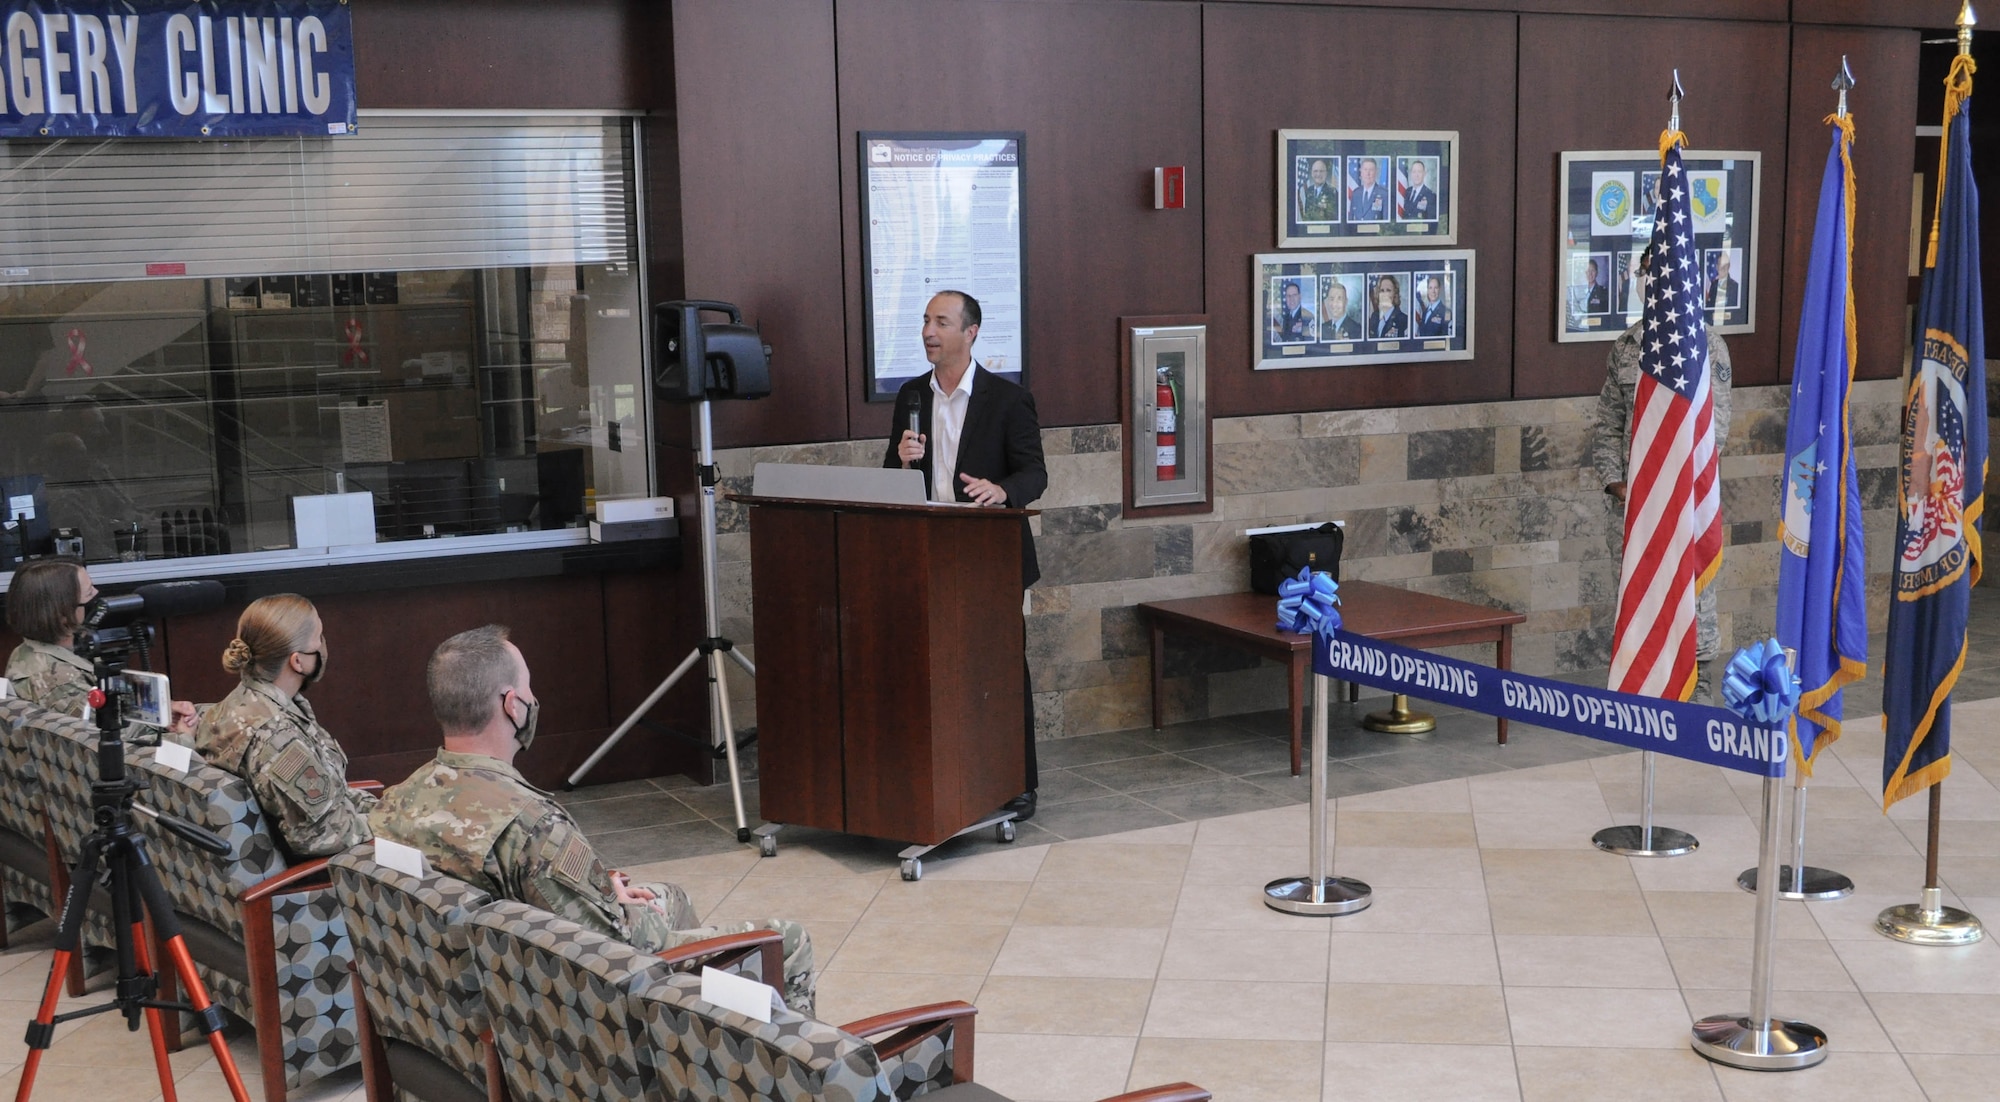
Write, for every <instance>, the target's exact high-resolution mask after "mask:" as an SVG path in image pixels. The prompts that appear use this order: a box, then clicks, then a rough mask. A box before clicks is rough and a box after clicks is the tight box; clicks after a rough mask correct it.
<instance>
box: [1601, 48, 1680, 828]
mask: <svg viewBox="0 0 2000 1102" xmlns="http://www.w3.org/2000/svg"><path fill="white" fill-rule="evenodd" d="M1684 94H1685V93H1684V92H1683V91H1682V90H1681V71H1680V70H1679V69H1675V70H1674V83H1673V87H1671V88H1668V89H1667V104H1668V115H1667V133H1669V134H1678V133H1680V129H1681V97H1682V96H1683V95H1684ZM1660 156H1662V157H1665V156H1666V148H1665V147H1664V146H1663V147H1662V149H1661V151H1660ZM1656 764H1657V755H1655V754H1654V753H1653V752H1652V751H1651V750H1641V751H1640V752H1639V825H1638V826H1630V825H1623V826H1608V827H1605V828H1604V829H1603V830H1600V831H1598V832H1597V833H1596V834H1593V835H1591V836H1590V843H1591V844H1592V845H1594V846H1596V847H1597V848H1598V849H1601V850H1603V851H1605V852H1606V853H1616V854H1618V855H1620V856H1622V857H1680V856H1682V855H1684V854H1689V853H1693V852H1694V851H1695V850H1696V849H1699V848H1700V847H1701V843H1700V842H1699V841H1697V840H1696V839H1695V836H1694V835H1692V834H1689V833H1688V832H1687V831H1685V830H1677V829H1675V828H1673V827H1664V826H1654V825H1653V774H1654V772H1655V771H1656Z"/></svg>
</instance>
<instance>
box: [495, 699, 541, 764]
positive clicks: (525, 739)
mask: <svg viewBox="0 0 2000 1102" xmlns="http://www.w3.org/2000/svg"><path fill="white" fill-rule="evenodd" d="M514 699H516V700H519V699H521V698H520V695H519V694H518V693H517V694H515V697H514ZM526 703H527V705H528V718H527V719H526V720H524V721H522V722H520V723H515V722H514V717H513V716H507V723H508V725H509V726H511V727H513V728H514V741H515V742H516V743H519V744H520V747H521V749H523V750H526V749H527V748H528V744H529V743H531V742H533V741H535V725H536V724H537V723H539V722H541V718H542V702H541V701H539V700H530V701H527V702H526ZM500 714H501V715H507V694H506V693H501V694H500Z"/></svg>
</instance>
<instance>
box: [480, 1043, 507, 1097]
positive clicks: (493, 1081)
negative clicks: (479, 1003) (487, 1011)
mask: <svg viewBox="0 0 2000 1102" xmlns="http://www.w3.org/2000/svg"><path fill="white" fill-rule="evenodd" d="M479 1061H480V1063H481V1065H483V1066H484V1067H485V1068H486V1102H508V1097H507V1073H506V1072H505V1071H504V1070H502V1069H501V1067H500V1046H499V1045H497V1044H494V1043H493V1031H492V1030H490V1029H487V1030H482V1031H480V1034H479Z"/></svg>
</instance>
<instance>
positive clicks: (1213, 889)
mask: <svg viewBox="0 0 2000 1102" xmlns="http://www.w3.org/2000/svg"><path fill="white" fill-rule="evenodd" d="M1370 909H1371V910H1372V909H1373V908H1370ZM1360 913H1361V914H1366V913H1367V912H1366V911H1363V912H1360ZM1344 917H1358V916H1354V915H1350V916H1344ZM1306 921H1325V920H1324V919H1318V920H1308V919H1303V918H1300V917H1299V916H1298V915H1294V914H1285V913H1283V912H1281V911H1274V910H1272V909H1271V908H1269V907H1266V906H1265V905H1264V892H1263V887H1262V885H1259V886H1257V887H1242V886H1224V885H1217V884H1194V883H1190V884H1188V885H1186V886H1185V887H1183V888H1181V889H1180V901H1179V902H1178V903H1177V904H1176V906H1175V909H1174V920H1173V925H1174V928H1175V929H1177V930H1178V929H1191V930H1244V931H1256V930H1275V931H1288V930H1296V929H1298V928H1299V923H1301V922H1306Z"/></svg>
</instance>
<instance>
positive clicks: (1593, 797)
mask: <svg viewBox="0 0 2000 1102" xmlns="http://www.w3.org/2000/svg"><path fill="white" fill-rule="evenodd" d="M1466 784H1467V787H1468V789H1469V791H1470V792H1471V793H1472V810H1473V811H1474V812H1475V813H1477V814H1480V815H1492V814H1496V813H1502V814H1536V815H1540V814H1548V813H1550V812H1578V811H1581V812H1588V813H1590V814H1592V815H1603V814H1606V810H1605V807H1604V795H1603V793H1602V792H1600V791H1599V790H1598V786H1597V782H1596V781H1595V780H1583V781H1543V780H1517V779H1515V777H1514V776H1513V775H1511V774H1507V773H1496V774H1489V775H1487V776H1484V777H1474V778H1472V779H1471V780H1469V781H1467V782H1466Z"/></svg>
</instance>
